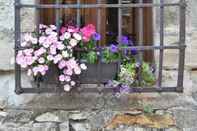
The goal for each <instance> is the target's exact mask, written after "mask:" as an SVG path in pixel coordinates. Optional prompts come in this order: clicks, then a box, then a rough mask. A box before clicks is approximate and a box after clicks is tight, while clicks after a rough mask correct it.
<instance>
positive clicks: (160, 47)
mask: <svg viewBox="0 0 197 131" xmlns="http://www.w3.org/2000/svg"><path fill="white" fill-rule="evenodd" d="M185 47H186V45H177V46H176V45H175V46H131V47H119V50H125V49H128V50H132V49H133V50H135V49H136V50H160V49H184V48H185ZM28 48H31V47H17V48H16V49H15V50H23V49H28ZM106 48H108V49H109V48H110V47H101V48H99V49H91V51H99V50H104V49H106ZM75 51H90V50H87V49H81V48H75Z"/></svg>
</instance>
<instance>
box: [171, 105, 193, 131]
mask: <svg viewBox="0 0 197 131" xmlns="http://www.w3.org/2000/svg"><path fill="white" fill-rule="evenodd" d="M171 111H172V112H173V114H174V117H175V120H176V125H177V127H179V128H185V129H190V128H191V129H192V128H197V117H196V116H197V110H196V108H195V109H188V108H174V109H171Z"/></svg>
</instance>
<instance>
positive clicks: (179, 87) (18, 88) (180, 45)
mask: <svg viewBox="0 0 197 131" xmlns="http://www.w3.org/2000/svg"><path fill="white" fill-rule="evenodd" d="M56 1H57V3H56V4H39V3H36V4H22V3H21V2H20V0H15V57H16V54H17V52H18V51H19V50H21V49H22V47H21V46H20V42H21V38H20V37H21V16H20V12H21V9H22V8H35V9H36V10H39V9H43V8H54V9H61V8H74V9H77V25H78V26H79V25H80V9H81V8H96V9H97V19H98V21H99V22H98V24H97V29H98V30H99V28H100V24H99V23H100V21H101V10H100V9H101V8H117V9H118V41H119V42H120V39H121V36H122V24H121V23H122V18H121V16H122V8H139V15H140V17H139V21H141V22H139V43H143V22H142V21H143V15H142V14H143V8H146V7H152V8H154V7H160V45H154V44H153V45H148V46H144V45H139V46H135V47H130V49H137V50H140V51H146V50H153V51H154V50H159V52H160V55H159V77H158V83H157V85H156V87H154V88H131V91H130V92H131V93H134V92H183V78H184V64H185V47H186V45H185V33H186V30H185V25H186V1H185V0H180V1H179V2H178V3H164V0H160V1H161V3H159V4H155V3H143V0H139V1H140V3H132V4H122V0H118V4H103V3H100V2H101V0H97V3H96V4H80V0H77V3H76V4H58V0H56ZM169 6H170V7H173V6H177V7H179V14H180V16H179V17H180V19H179V26H180V30H179V41H178V42H177V45H173V46H167V45H165V44H164V8H165V7H169ZM58 13H59V12H58V11H57V12H56V25H57V26H58V27H59V23H58V22H57V21H58V17H59V15H58ZM38 25H39V23H37V27H38ZM166 49H174V50H178V51H179V56H178V59H179V62H178V80H177V84H176V86H173V87H162V71H163V61H164V60H163V57H164V50H166ZM21 72H22V71H21V68H20V66H19V65H18V64H16V63H15V92H16V94H21V93H54V92H59V91H60V92H63V88H61V87H60V86H57V85H56V86H57V88H55V87H54V88H39V86H37V87H33V88H28V87H22V85H21ZM79 89H80V91H83V92H92V93H93V92H100V91H103V92H112V91H113V89H112V88H103V89H98V88H84V89H81V88H79Z"/></svg>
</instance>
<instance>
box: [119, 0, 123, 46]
mask: <svg viewBox="0 0 197 131" xmlns="http://www.w3.org/2000/svg"><path fill="white" fill-rule="evenodd" d="M118 4H122V0H118ZM121 37H122V9H121V7H119V8H118V42H119V43H120V42H121Z"/></svg>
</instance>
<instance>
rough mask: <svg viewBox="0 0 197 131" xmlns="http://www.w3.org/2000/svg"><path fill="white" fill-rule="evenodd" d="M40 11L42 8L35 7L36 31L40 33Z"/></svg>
mask: <svg viewBox="0 0 197 131" xmlns="http://www.w3.org/2000/svg"><path fill="white" fill-rule="evenodd" d="M36 2H37V3H38V4H40V0H38V1H36ZM37 3H36V4H37ZM40 11H41V9H35V12H36V33H38V34H39V25H40Z"/></svg>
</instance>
